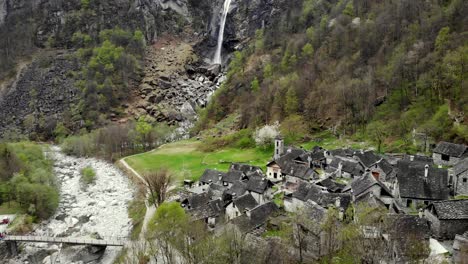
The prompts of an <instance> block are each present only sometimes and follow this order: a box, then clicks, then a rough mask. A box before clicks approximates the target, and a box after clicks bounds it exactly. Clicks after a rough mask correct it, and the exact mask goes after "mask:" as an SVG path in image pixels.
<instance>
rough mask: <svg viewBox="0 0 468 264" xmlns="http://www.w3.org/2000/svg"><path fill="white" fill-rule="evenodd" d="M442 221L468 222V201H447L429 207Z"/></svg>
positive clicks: (434, 203)
mask: <svg viewBox="0 0 468 264" xmlns="http://www.w3.org/2000/svg"><path fill="white" fill-rule="evenodd" d="M429 208H433V209H434V211H435V214H436V215H437V217H438V218H439V219H441V220H468V200H447V201H440V202H433V203H432V204H431V205H429Z"/></svg>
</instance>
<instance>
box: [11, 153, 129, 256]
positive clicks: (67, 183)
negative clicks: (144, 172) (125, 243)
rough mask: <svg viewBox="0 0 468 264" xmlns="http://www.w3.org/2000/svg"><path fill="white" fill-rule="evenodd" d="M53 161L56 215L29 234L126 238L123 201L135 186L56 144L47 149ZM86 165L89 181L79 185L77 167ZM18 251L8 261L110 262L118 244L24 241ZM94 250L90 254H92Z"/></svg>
mask: <svg viewBox="0 0 468 264" xmlns="http://www.w3.org/2000/svg"><path fill="white" fill-rule="evenodd" d="M47 154H48V155H49V156H50V158H52V159H53V160H54V161H55V165H54V170H55V173H56V175H57V180H58V182H59V186H60V198H61V200H60V204H59V207H58V210H57V212H56V214H55V215H54V216H53V217H52V218H51V219H50V220H48V221H44V222H43V223H41V225H40V226H39V227H38V228H37V229H36V230H35V231H34V234H33V235H40V236H42V235H45V236H66V237H85V238H91V237H101V238H104V239H105V238H111V237H127V236H128V235H129V234H130V231H131V220H130V219H129V217H128V213H127V205H128V202H129V201H131V200H132V198H133V194H134V189H133V187H132V185H131V183H130V181H129V180H128V178H127V177H126V176H125V175H124V173H123V172H121V171H120V170H119V169H117V168H116V167H115V166H114V165H113V164H110V163H107V162H104V161H101V160H97V159H94V158H76V157H71V156H67V155H64V154H63V153H61V152H60V149H59V148H58V147H52V148H51V152H49V153H47ZM87 166H91V167H92V168H93V169H94V170H95V172H96V181H95V183H94V184H91V185H89V186H84V185H83V183H82V182H81V181H80V178H81V176H80V170H81V169H82V168H84V167H87ZM22 248H23V250H22V252H21V254H20V255H19V256H18V257H17V258H16V259H14V260H10V262H9V263H67V264H73V263H103V264H108V263H113V261H114V259H115V257H116V256H117V255H118V254H119V252H120V250H121V248H119V247H108V248H107V249H106V251H105V252H104V253H102V252H95V251H94V249H93V248H91V247H82V246H73V247H70V246H66V245H65V246H61V245H50V244H40V243H39V244H38V243H34V244H33V243H26V244H23V245H22ZM93 252H94V253H93Z"/></svg>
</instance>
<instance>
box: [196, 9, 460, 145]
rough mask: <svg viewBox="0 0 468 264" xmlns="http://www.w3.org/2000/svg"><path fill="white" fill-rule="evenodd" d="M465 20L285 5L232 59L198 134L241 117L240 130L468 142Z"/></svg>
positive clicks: (446, 12)
mask: <svg viewBox="0 0 468 264" xmlns="http://www.w3.org/2000/svg"><path fill="white" fill-rule="evenodd" d="M467 14H468V3H467V2H466V1H461V0H451V1H450V0H448V1H419V0H418V1H409V0H397V1H367V0H340V1H333V0H332V1H324V0H293V1H288V3H287V4H285V5H284V6H282V8H281V15H280V16H277V17H275V19H274V20H272V21H270V22H269V23H268V24H267V25H266V28H265V30H263V31H258V32H257V34H256V38H255V39H254V40H252V41H251V42H249V45H248V47H247V48H246V49H244V50H242V52H239V53H237V54H236V56H235V58H234V59H233V61H232V62H231V64H230V71H229V74H228V80H227V82H226V84H225V86H224V87H223V89H221V90H219V92H218V93H217V95H216V99H215V100H213V101H212V103H211V104H210V105H209V107H208V109H207V111H206V112H205V113H204V114H203V118H202V120H201V122H200V124H199V129H204V128H207V127H210V126H211V125H212V124H214V123H216V122H218V121H220V120H222V119H223V118H225V117H226V116H227V115H230V114H233V113H240V114H241V120H240V122H239V124H238V126H239V127H240V128H243V127H256V126H258V125H262V124H265V123H273V122H274V121H276V120H279V121H282V122H286V123H288V124H290V125H293V126H295V127H297V128H298V129H303V130H305V131H304V133H310V132H313V131H317V130H323V129H332V130H333V131H335V132H336V133H339V134H342V133H355V132H358V131H361V132H363V131H364V132H365V134H366V135H367V136H369V137H371V138H372V139H375V140H376V141H379V142H381V141H383V140H387V141H388V143H392V144H400V145H403V147H408V146H409V145H411V141H412V140H411V139H412V137H411V136H412V135H421V133H422V137H426V136H429V137H430V138H431V137H432V139H433V140H440V139H447V140H453V141H458V142H467V141H468V126H467V125H468V116H467V115H466V113H468V108H467V106H468V104H467V103H468V87H467V83H466V77H467V72H468V71H467V68H466V65H467V63H468V57H467V54H468V46H467V40H468V35H467V30H468V18H467V17H468V16H467ZM413 132H414V133H413ZM397 138H398V139H400V138H401V139H402V140H396V139H397Z"/></svg>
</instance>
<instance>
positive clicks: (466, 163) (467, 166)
mask: <svg viewBox="0 0 468 264" xmlns="http://www.w3.org/2000/svg"><path fill="white" fill-rule="evenodd" d="M467 170H468V158H465V159H462V160H460V161H459V162H458V163H457V164H455V166H453V173H454V174H455V175H460V174H461V173H464V172H465V171H467Z"/></svg>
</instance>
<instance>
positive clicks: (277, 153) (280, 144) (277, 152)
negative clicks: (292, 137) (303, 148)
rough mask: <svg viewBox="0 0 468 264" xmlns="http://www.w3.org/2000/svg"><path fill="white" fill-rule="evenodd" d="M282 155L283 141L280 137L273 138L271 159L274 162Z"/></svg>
mask: <svg viewBox="0 0 468 264" xmlns="http://www.w3.org/2000/svg"><path fill="white" fill-rule="evenodd" d="M283 153H284V140H283V138H282V137H281V136H277V137H276V138H275V155H273V158H274V159H275V160H277V159H279V158H280V157H281V156H282V155H283Z"/></svg>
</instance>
